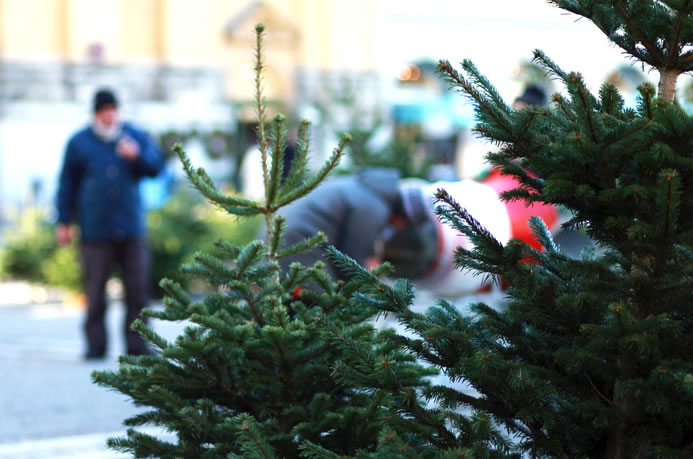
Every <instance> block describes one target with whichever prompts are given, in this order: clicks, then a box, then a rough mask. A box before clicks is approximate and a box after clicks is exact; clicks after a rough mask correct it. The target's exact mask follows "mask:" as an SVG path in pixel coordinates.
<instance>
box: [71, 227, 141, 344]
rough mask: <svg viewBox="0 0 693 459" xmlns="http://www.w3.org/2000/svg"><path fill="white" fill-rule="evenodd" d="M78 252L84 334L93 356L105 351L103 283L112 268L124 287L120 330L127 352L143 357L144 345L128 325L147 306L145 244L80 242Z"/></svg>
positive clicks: (104, 292)
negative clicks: (84, 308) (84, 305)
mask: <svg viewBox="0 0 693 459" xmlns="http://www.w3.org/2000/svg"><path fill="white" fill-rule="evenodd" d="M80 249H81V258H82V269H83V271H84V283H85V293H86V295H87V303H88V305H87V318H86V321H85V323H84V331H85V333H86V337H87V345H88V346H89V350H90V351H92V352H95V353H105V351H106V348H107V344H108V342H107V336H106V324H105V315H106V306H107V305H106V281H108V278H109V276H110V274H111V271H112V269H113V267H114V266H117V267H118V268H119V269H120V275H121V279H122V281H123V286H124V287H125V306H126V315H125V322H124V324H123V327H124V332H125V342H126V345H127V352H128V353H143V352H144V351H146V349H147V345H146V342H145V341H144V340H143V339H142V337H141V336H140V335H139V334H137V333H136V332H133V331H132V330H130V324H132V322H133V321H134V320H135V319H137V318H138V317H139V315H140V311H142V308H144V307H145V306H147V304H148V303H149V275H150V274H149V268H150V266H149V265H150V255H149V247H148V245H147V241H146V240H145V239H127V240H124V241H114V242H98V243H93V242H82V243H81V247H80ZM141 319H142V318H141ZM142 320H143V319H142Z"/></svg>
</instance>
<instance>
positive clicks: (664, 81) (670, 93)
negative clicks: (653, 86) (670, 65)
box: [657, 69, 681, 102]
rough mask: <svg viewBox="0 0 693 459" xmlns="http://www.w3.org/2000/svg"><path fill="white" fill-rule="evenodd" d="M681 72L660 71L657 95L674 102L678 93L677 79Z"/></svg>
mask: <svg viewBox="0 0 693 459" xmlns="http://www.w3.org/2000/svg"><path fill="white" fill-rule="evenodd" d="M680 74H681V72H680V71H679V70H677V69H659V88H658V90H657V94H658V95H659V97H664V98H665V99H666V100H668V101H669V102H673V101H674V95H675V93H676V79H677V78H678V77H679V75H680Z"/></svg>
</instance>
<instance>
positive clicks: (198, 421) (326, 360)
mask: <svg viewBox="0 0 693 459" xmlns="http://www.w3.org/2000/svg"><path fill="white" fill-rule="evenodd" d="M256 32H257V47H256V75H257V76H256V99H257V100H256V102H257V114H258V130H257V134H258V143H259V146H260V151H261V157H262V170H263V180H264V184H265V200H264V202H255V201H251V200H247V199H242V198H239V197H236V196H228V195H224V194H222V193H220V192H219V191H218V190H217V189H216V188H215V187H214V185H213V183H212V181H211V180H210V179H209V177H208V175H207V174H206V173H205V171H204V170H202V169H195V168H193V166H192V164H191V163H190V161H189V160H188V158H187V156H186V155H185V153H184V152H183V150H182V149H181V147H180V146H177V147H176V148H175V149H176V152H177V153H178V155H179V156H180V158H181V160H182V162H183V165H184V168H185V171H186V172H187V175H188V177H189V179H190V181H191V183H192V184H193V185H194V186H195V187H196V188H197V189H198V190H199V191H200V192H201V193H202V194H203V195H204V196H205V197H206V198H207V199H209V200H210V201H211V202H213V203H214V204H216V205H217V206H219V207H220V208H222V209H224V210H226V211H228V212H229V213H230V214H232V215H236V216H240V217H247V216H253V215H258V214H262V215H264V217H265V220H266V227H267V242H266V243H263V242H261V241H254V242H252V243H250V244H248V245H246V246H244V247H237V246H233V245H231V244H229V243H227V242H225V241H223V240H221V241H219V243H218V244H217V247H218V254H216V255H211V254H205V253H198V254H196V256H195V258H194V259H195V262H194V263H193V264H191V265H188V266H183V268H182V270H183V272H184V273H185V274H187V275H193V276H198V277H200V278H202V279H205V280H206V281H208V282H209V284H210V285H211V286H213V287H215V288H217V291H216V292H215V293H211V294H209V295H208V296H206V297H205V298H204V299H203V300H202V301H192V300H191V298H190V297H189V295H188V294H187V293H186V292H185V291H184V290H183V288H181V286H180V285H178V284H176V283H175V282H173V281H170V280H166V279H164V280H162V282H161V286H162V288H163V289H164V290H165V291H166V292H167V296H166V297H165V298H164V305H165V309H164V310H163V311H158V310H146V312H145V314H146V316H148V317H151V318H156V319H160V320H166V321H181V322H185V323H187V324H188V326H187V327H186V329H185V331H184V333H183V334H182V335H181V336H179V337H177V339H176V340H175V342H167V341H166V340H165V339H163V338H162V337H161V336H159V335H157V333H155V332H154V330H152V329H151V328H150V327H148V326H147V325H145V323H144V322H142V321H137V322H136V323H135V324H134V325H133V327H134V328H135V329H136V330H137V331H139V332H140V333H141V334H142V335H143V336H144V337H146V338H147V340H148V341H149V342H151V343H152V344H153V345H154V347H155V348H156V350H157V353H156V354H155V355H150V356H138V357H132V356H123V357H121V360H120V368H119V369H118V370H117V371H100V372H95V373H94V374H93V379H94V381H95V382H96V383H97V384H99V385H102V386H104V387H108V388H112V389H116V390H118V391H120V392H122V393H124V394H126V395H128V396H129V397H131V398H132V400H133V401H134V403H135V404H136V405H137V406H142V407H147V408H148V409H147V411H144V412H142V413H141V414H138V415H136V416H133V417H131V418H129V419H127V420H125V424H126V425H128V426H131V427H137V426H143V425H154V426H159V427H162V428H164V429H165V430H167V431H169V432H172V433H174V434H175V437H176V442H169V441H164V440H162V439H161V438H157V437H155V436H152V435H148V434H145V433H142V432H138V431H137V430H136V429H129V430H128V433H127V437H125V438H115V439H109V441H108V444H109V446H110V447H111V448H113V449H116V450H119V451H123V452H128V453H131V454H134V455H135V456H136V457H156V458H174V457H175V458H179V457H181V458H220V457H238V456H247V457H275V456H276V457H297V456H298V455H299V454H300V452H301V449H300V448H301V447H305V448H307V450H306V453H305V454H307V455H309V454H310V450H311V448H327V449H329V450H331V451H335V452H336V453H339V454H355V453H356V452H357V451H358V450H360V449H362V450H364V451H369V450H371V451H372V450H374V449H375V448H376V446H377V444H378V441H379V438H380V436H381V428H382V424H383V421H384V418H383V416H384V413H385V407H386V405H387V404H388V403H389V400H390V398H391V397H390V396H389V394H387V393H385V392H382V391H381V392H379V393H376V394H374V393H372V392H371V391H367V390H363V389H362V388H359V387H356V388H354V387H351V386H348V385H344V384H341V383H340V381H339V379H338V378H337V376H336V375H335V374H334V373H333V369H334V366H335V365H337V362H339V361H340V360H342V358H341V355H342V351H341V347H337V346H334V345H333V341H332V337H331V336H330V333H329V331H328V330H329V328H326V326H325V325H323V324H329V327H333V328H337V327H338V328H340V329H342V328H346V329H348V330H349V336H350V337H351V338H353V339H357V340H358V343H359V346H360V348H366V349H367V353H368V355H369V356H370V357H373V358H380V359H381V360H383V361H385V360H388V361H392V362H393V363H397V364H398V365H399V366H400V368H401V370H400V372H399V373H398V375H399V378H400V384H401V385H402V386H403V387H418V386H421V385H422V377H423V376H425V375H427V374H430V371H426V370H424V369H423V368H422V367H420V366H419V365H418V364H417V363H416V361H415V358H414V357H413V356H411V355H410V354H408V353H405V352H403V351H401V350H398V349H396V348H395V347H393V345H392V344H391V343H390V342H389V341H388V340H385V339H383V338H380V337H379V335H378V334H377V333H376V331H375V329H374V327H373V325H372V324H370V323H369V322H368V321H369V319H371V318H372V316H371V315H370V314H372V310H364V309H361V308H360V307H359V306H358V305H357V304H356V303H350V302H349V298H350V297H351V296H353V295H354V294H355V292H356V290H355V288H356V286H357V284H356V283H351V282H348V283H344V282H341V281H340V282H338V283H335V282H333V281H332V280H331V278H330V276H329V275H328V274H327V273H326V272H325V271H324V270H323V269H322V266H321V263H320V262H318V263H317V264H316V265H315V266H312V267H303V266H301V265H299V264H297V263H294V264H292V265H291V266H290V268H289V269H288V272H281V270H280V267H279V263H278V259H280V258H281V257H285V256H289V255H291V254H295V253H297V252H300V251H302V250H309V249H311V248H314V247H315V246H317V245H319V244H322V243H323V242H324V238H325V237H324V235H323V234H317V235H315V236H313V237H311V238H309V239H307V240H305V241H303V242H301V243H298V244H296V245H293V246H290V247H286V246H283V245H282V234H283V231H284V228H285V221H284V219H283V218H282V217H281V216H279V215H275V212H276V211H277V210H278V209H280V208H281V207H282V206H285V205H287V204H288V203H290V202H292V201H294V200H296V199H299V198H300V197H302V196H305V195H306V194H307V193H309V192H311V191H312V190H314V189H315V188H316V187H317V186H318V185H319V183H320V182H321V181H323V180H324V179H325V178H326V177H327V175H328V174H329V173H330V172H332V171H333V170H334V168H335V167H336V166H337V164H338V162H339V160H340V158H341V157H342V155H343V152H344V148H345V146H346V144H347V143H348V141H349V138H348V136H344V137H343V138H342V140H341V141H340V143H339V145H338V146H337V148H336V149H335V150H334V152H333V154H332V156H331V157H330V158H329V159H328V160H327V162H326V163H325V164H324V166H323V167H322V168H321V169H320V170H319V171H318V172H317V173H315V174H309V172H308V167H307V161H308V152H309V137H308V123H307V122H304V123H303V124H302V125H301V128H300V131H299V134H298V143H297V146H296V155H295V157H294V159H293V161H292V163H291V168H290V171H289V173H288V175H287V176H286V177H285V179H282V175H283V174H282V172H283V167H284V166H283V165H284V161H283V154H284V151H285V142H286V121H285V118H284V117H283V116H282V115H277V116H275V117H274V120H273V123H271V125H270V124H268V123H267V121H266V119H265V117H266V115H265V113H266V109H265V101H264V98H263V96H262V69H263V50H262V34H263V27H262V26H261V25H258V26H257V28H256ZM382 271H383V270H382V269H381V270H380V271H376V272H373V273H369V275H371V276H374V277H375V276H377V275H379V274H380V273H381V272H382ZM309 283H310V284H311V285H313V284H314V285H316V286H318V287H317V288H316V289H315V290H301V289H300V287H301V286H302V285H307V284H309ZM374 356H375V357H374ZM383 371H384V372H387V369H386V368H384V369H383ZM301 445H303V446H301Z"/></svg>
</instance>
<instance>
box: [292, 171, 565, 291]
mask: <svg viewBox="0 0 693 459" xmlns="http://www.w3.org/2000/svg"><path fill="white" fill-rule="evenodd" d="M500 180H501V182H502V183H500V182H498V181H491V182H488V183H480V182H477V181H474V180H457V181H448V182H430V181H424V180H420V179H401V178H400V176H399V174H398V173H397V172H396V171H393V170H389V169H366V170H364V171H362V172H360V173H359V174H355V175H352V176H345V177H336V178H333V179H330V180H328V181H327V182H326V183H325V184H323V185H322V186H321V187H320V189H319V191H317V192H315V193H311V194H309V195H308V196H307V197H305V198H302V199H299V200H297V201H295V202H293V203H292V204H290V205H289V206H287V207H286V208H284V209H283V210H281V211H280V213H281V214H282V215H284V216H285V217H286V220H287V229H286V233H285V235H284V242H285V243H286V244H287V245H291V244H295V243H297V242H299V241H301V240H303V239H305V238H307V237H310V236H312V235H313V234H315V233H316V232H318V231H322V232H324V233H325V234H326V235H327V239H328V243H329V244H332V245H334V246H335V247H336V248H337V249H338V250H340V251H341V252H343V253H345V254H346V255H348V256H350V257H351V258H353V259H354V260H356V262H358V263H359V264H361V265H362V266H366V267H374V266H377V265H378V264H379V263H381V262H383V261H389V262H390V263H392V264H393V266H394V273H393V274H394V276H395V277H406V278H408V279H410V280H411V281H413V282H414V284H415V285H416V286H417V287H419V288H423V289H426V290H428V291H430V292H432V293H434V294H436V295H441V296H447V297H459V296H462V295H466V294H471V293H474V292H476V291H478V290H479V289H480V288H482V282H481V278H479V277H478V276H476V275H475V274H474V273H470V272H462V271H460V270H458V269H456V267H455V265H454V251H455V249H456V248H457V247H459V246H462V247H465V248H470V242H469V240H468V239H467V238H466V237H464V236H462V235H460V234H459V233H458V231H457V230H455V229H454V228H452V227H451V226H449V225H447V224H443V223H441V222H440V221H439V220H438V218H437V217H436V215H435V213H434V208H435V204H434V194H435V192H436V190H437V189H438V188H444V189H446V190H447V191H448V193H450V195H451V196H453V198H455V200H457V201H458V202H459V203H460V205H462V207H465V208H466V209H467V210H468V211H469V212H470V213H471V214H472V215H473V216H474V218H476V219H477V220H478V221H479V222H480V223H481V224H482V225H484V226H485V227H486V228H487V229H488V230H489V231H490V232H491V233H492V234H493V235H494V236H495V237H496V238H497V239H498V240H499V241H501V242H503V243H505V242H507V241H508V240H510V239H511V238H515V237H517V238H520V239H522V240H524V241H525V242H527V243H529V244H531V245H533V246H534V247H539V244H538V242H537V241H536V240H535V239H534V236H533V235H532V234H531V231H530V228H529V226H528V222H527V220H528V219H529V217H530V216H532V215H538V216H540V217H542V219H543V220H544V222H545V223H546V224H547V226H548V227H549V228H550V229H555V228H556V226H557V223H558V214H557V211H556V209H555V208H553V207H551V206H546V205H540V204H534V205H532V206H529V207H526V206H524V204H522V205H521V206H512V207H511V206H510V205H509V204H508V203H504V202H502V201H501V200H500V199H499V192H498V191H497V189H502V188H504V187H506V186H510V184H511V182H512V183H515V184H516V182H515V181H514V179H512V178H510V177H507V176H503V177H502V179H500ZM319 259H322V248H316V249H313V250H312V251H310V252H307V253H303V254H299V255H296V256H292V257H287V258H283V259H280V263H281V264H282V267H283V268H285V269H286V268H288V266H289V264H290V263H292V262H294V261H299V262H301V263H302V264H303V265H305V266H312V265H313V264H314V263H315V262H316V261H318V260H319ZM326 269H327V271H328V272H329V273H330V275H331V276H332V277H333V278H334V279H338V278H344V277H345V273H340V272H339V271H338V270H337V268H336V267H334V266H333V265H332V264H331V263H329V262H328V263H327V265H326Z"/></svg>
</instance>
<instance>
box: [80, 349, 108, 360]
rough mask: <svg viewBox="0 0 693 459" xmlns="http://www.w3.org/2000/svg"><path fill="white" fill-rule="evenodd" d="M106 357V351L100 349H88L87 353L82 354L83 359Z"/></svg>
mask: <svg viewBox="0 0 693 459" xmlns="http://www.w3.org/2000/svg"><path fill="white" fill-rule="evenodd" d="M105 357H106V351H101V350H97V349H89V350H87V353H86V354H84V359H85V360H102V359H104V358H105Z"/></svg>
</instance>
